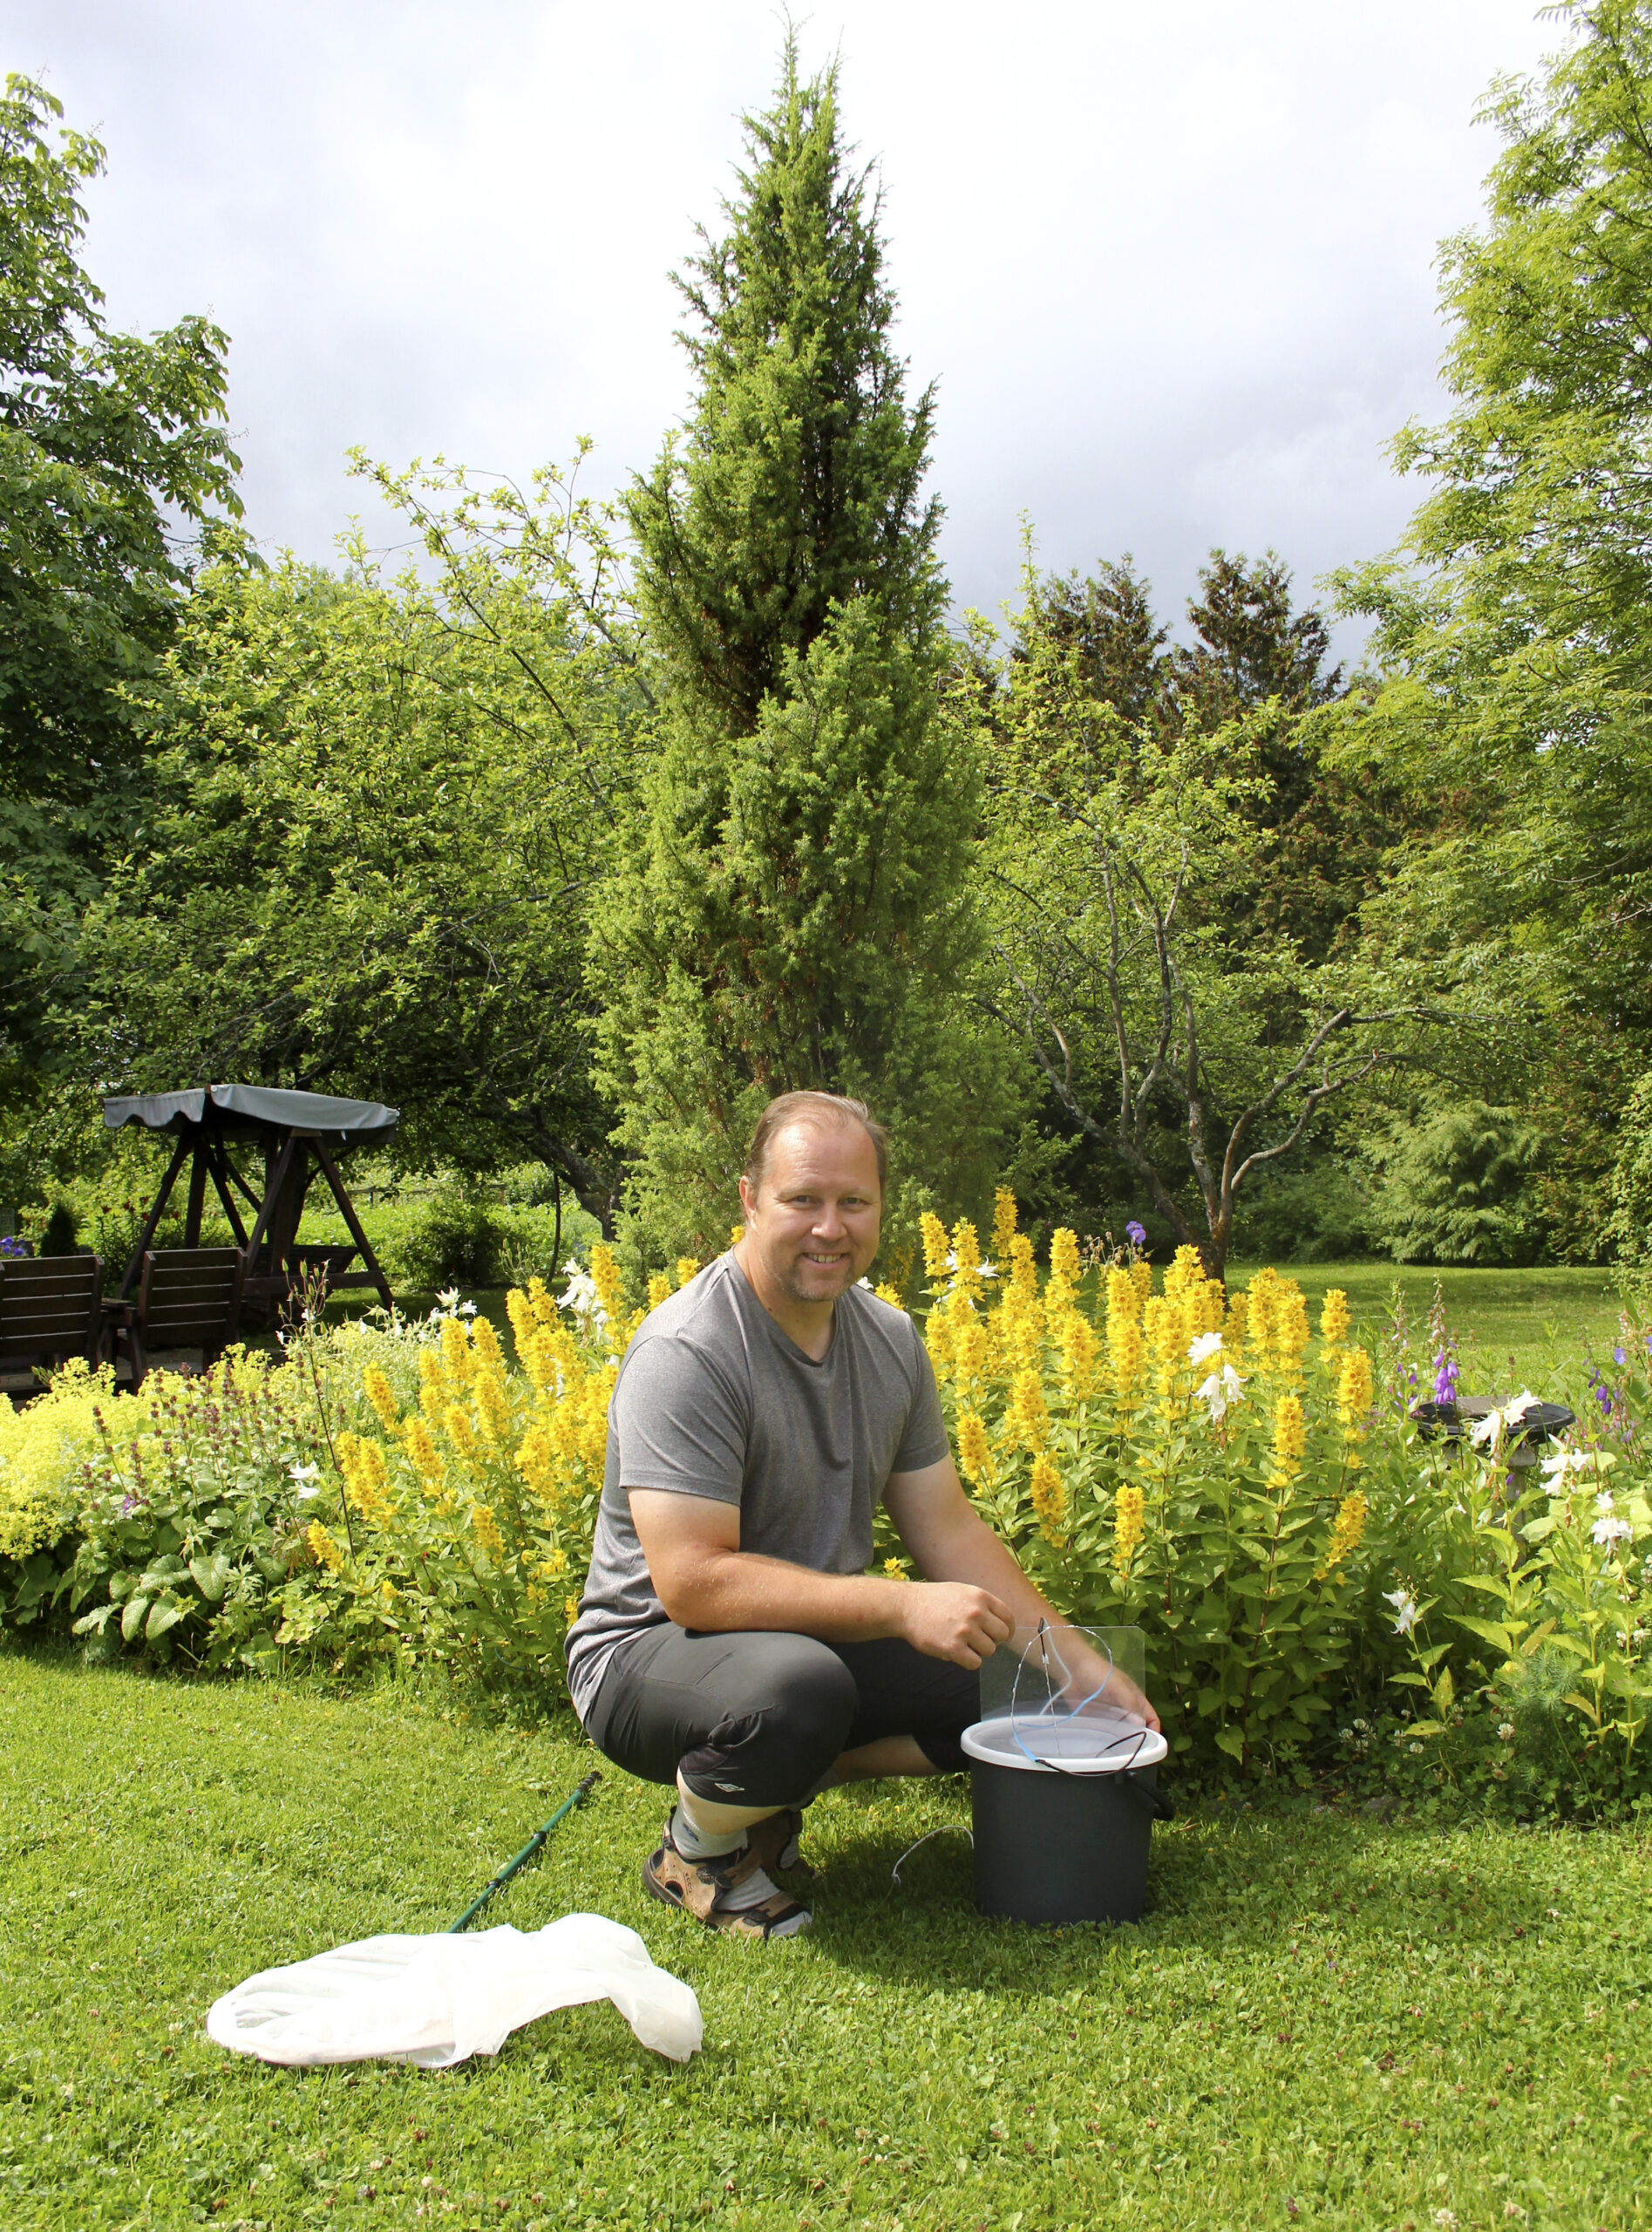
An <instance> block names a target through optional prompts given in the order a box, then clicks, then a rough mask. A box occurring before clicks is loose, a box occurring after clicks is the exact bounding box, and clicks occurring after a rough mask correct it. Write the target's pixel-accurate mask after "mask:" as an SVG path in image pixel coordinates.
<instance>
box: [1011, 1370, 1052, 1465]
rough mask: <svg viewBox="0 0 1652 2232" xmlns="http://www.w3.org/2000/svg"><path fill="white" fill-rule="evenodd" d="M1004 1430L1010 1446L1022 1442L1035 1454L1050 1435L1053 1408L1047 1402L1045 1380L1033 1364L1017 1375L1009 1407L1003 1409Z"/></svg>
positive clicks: (1012, 1387)
mask: <svg viewBox="0 0 1652 2232" xmlns="http://www.w3.org/2000/svg"><path fill="white" fill-rule="evenodd" d="M1004 1430H1005V1436H1006V1439H1008V1440H1009V1442H1010V1446H1011V1447H1014V1446H1016V1444H1017V1443H1019V1444H1020V1445H1021V1446H1023V1448H1025V1449H1028V1450H1030V1452H1031V1453H1033V1454H1034V1455H1035V1456H1036V1455H1037V1453H1038V1452H1039V1451H1040V1450H1041V1449H1042V1448H1043V1447H1044V1443H1045V1441H1046V1440H1047V1439H1048V1438H1049V1433H1050V1412H1049V1408H1048V1406H1047V1405H1046V1404H1045V1402H1044V1382H1043V1380H1042V1379H1041V1378H1039V1376H1038V1374H1037V1371H1034V1370H1032V1369H1031V1368H1030V1367H1028V1368H1023V1370H1022V1371H1017V1372H1016V1376H1015V1380H1014V1383H1013V1385H1012V1386H1011V1389H1010V1407H1009V1409H1008V1410H1007V1411H1006V1412H1004Z"/></svg>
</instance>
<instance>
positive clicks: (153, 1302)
mask: <svg viewBox="0 0 1652 2232" xmlns="http://www.w3.org/2000/svg"><path fill="white" fill-rule="evenodd" d="M246 1276H247V1251H246V1249H244V1248H162V1249H146V1251H145V1255H144V1259H143V1276H142V1277H141V1279H140V1280H139V1285H138V1299H137V1303H136V1304H135V1306H134V1308H133V1313H132V1323H131V1324H130V1325H127V1326H123V1327H122V1328H121V1329H120V1330H119V1331H118V1332H117V1334H116V1336H115V1340H116V1344H117V1346H119V1344H120V1343H121V1342H122V1341H124V1342H126V1344H128V1346H129V1350H130V1354H131V1358H132V1385H133V1392H134V1393H135V1392H137V1390H138V1389H139V1387H141V1386H142V1385H143V1382H144V1375H145V1373H146V1371H148V1369H149V1357H150V1353H151V1351H154V1350H158V1349H187V1350H196V1349H199V1350H200V1351H201V1370H202V1371H205V1370H206V1368H207V1365H208V1364H212V1363H214V1361H215V1360H216V1359H217V1358H219V1357H221V1355H222V1354H223V1352H224V1351H225V1350H226V1349H227V1348H228V1346H229V1344H230V1343H231V1342H232V1341H233V1340H234V1339H235V1335H236V1332H237V1330H239V1325H240V1320H241V1283H242V1282H243V1280H244V1279H245V1277H246Z"/></svg>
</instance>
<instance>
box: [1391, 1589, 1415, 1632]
mask: <svg viewBox="0 0 1652 2232" xmlns="http://www.w3.org/2000/svg"><path fill="white" fill-rule="evenodd" d="M1383 1602H1384V1603H1388V1604H1391V1605H1392V1606H1393V1607H1394V1632H1395V1634H1396V1635H1397V1636H1408V1635H1410V1633H1411V1630H1412V1629H1413V1628H1414V1627H1415V1626H1416V1625H1417V1599H1416V1597H1414V1596H1412V1595H1411V1590H1410V1589H1384V1590H1383Z"/></svg>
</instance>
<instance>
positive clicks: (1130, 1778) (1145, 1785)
mask: <svg viewBox="0 0 1652 2232" xmlns="http://www.w3.org/2000/svg"><path fill="white" fill-rule="evenodd" d="M1118 1779H1119V1781H1120V1782H1121V1783H1123V1785H1124V1786H1125V1789H1126V1790H1127V1791H1129V1792H1130V1793H1131V1795H1132V1797H1134V1798H1136V1799H1139V1800H1140V1802H1141V1803H1142V1805H1144V1806H1145V1807H1146V1808H1147V1811H1148V1812H1149V1813H1151V1814H1152V1817H1153V1819H1154V1820H1155V1821H1173V1820H1175V1818H1176V1807H1175V1804H1174V1802H1173V1800H1171V1799H1168V1798H1166V1795H1165V1793H1164V1792H1163V1791H1162V1790H1155V1789H1154V1788H1153V1786H1152V1783H1150V1782H1143V1781H1141V1780H1140V1779H1139V1776H1138V1775H1137V1774H1136V1773H1134V1772H1132V1769H1130V1768H1129V1767H1126V1768H1125V1771H1124V1773H1122V1774H1121V1775H1120V1776H1119V1778H1118Z"/></svg>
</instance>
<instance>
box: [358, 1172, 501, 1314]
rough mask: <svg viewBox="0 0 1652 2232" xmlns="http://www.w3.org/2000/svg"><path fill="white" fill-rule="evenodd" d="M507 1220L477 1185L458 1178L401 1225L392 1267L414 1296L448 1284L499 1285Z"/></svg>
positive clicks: (392, 1247)
mask: <svg viewBox="0 0 1652 2232" xmlns="http://www.w3.org/2000/svg"><path fill="white" fill-rule="evenodd" d="M505 1245H506V1225H505V1221H504V1219H503V1218H502V1217H501V1216H500V1214H499V1212H498V1210H497V1209H496V1208H493V1205H492V1204H491V1203H490V1202H488V1201H484V1200H483V1199H482V1197H481V1195H480V1194H479V1193H478V1192H477V1191H476V1190H475V1188H474V1187H467V1186H466V1185H465V1184H464V1183H463V1182H462V1181H459V1180H458V1179H450V1180H448V1181H445V1183H444V1184H443V1185H441V1186H439V1187H438V1188H437V1190H436V1191H435V1193H434V1194H432V1195H431V1196H430V1198H429V1199H428V1200H427V1201H423V1202H421V1203H420V1204H419V1205H418V1208H417V1209H416V1210H415V1211H414V1212H413V1214H412V1215H411V1216H408V1217H407V1218H405V1220H404V1221H402V1222H401V1223H400V1224H399V1225H398V1228H397V1230H396V1232H395V1235H394V1238H393V1239H392V1241H391V1245H390V1263H389V1265H388V1267H387V1268H388V1269H389V1270H390V1275H391V1278H392V1279H393V1280H394V1281H395V1283H396V1284H397V1285H398V1287H400V1288H403V1289H405V1290H410V1291H411V1292H413V1293H416V1294H434V1293H436V1292H437V1291H438V1290H440V1289H442V1288H445V1287H471V1288H475V1287H496V1286H498V1285H499V1284H500V1282H501V1280H502V1278H503V1276H504V1252H505Z"/></svg>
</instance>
